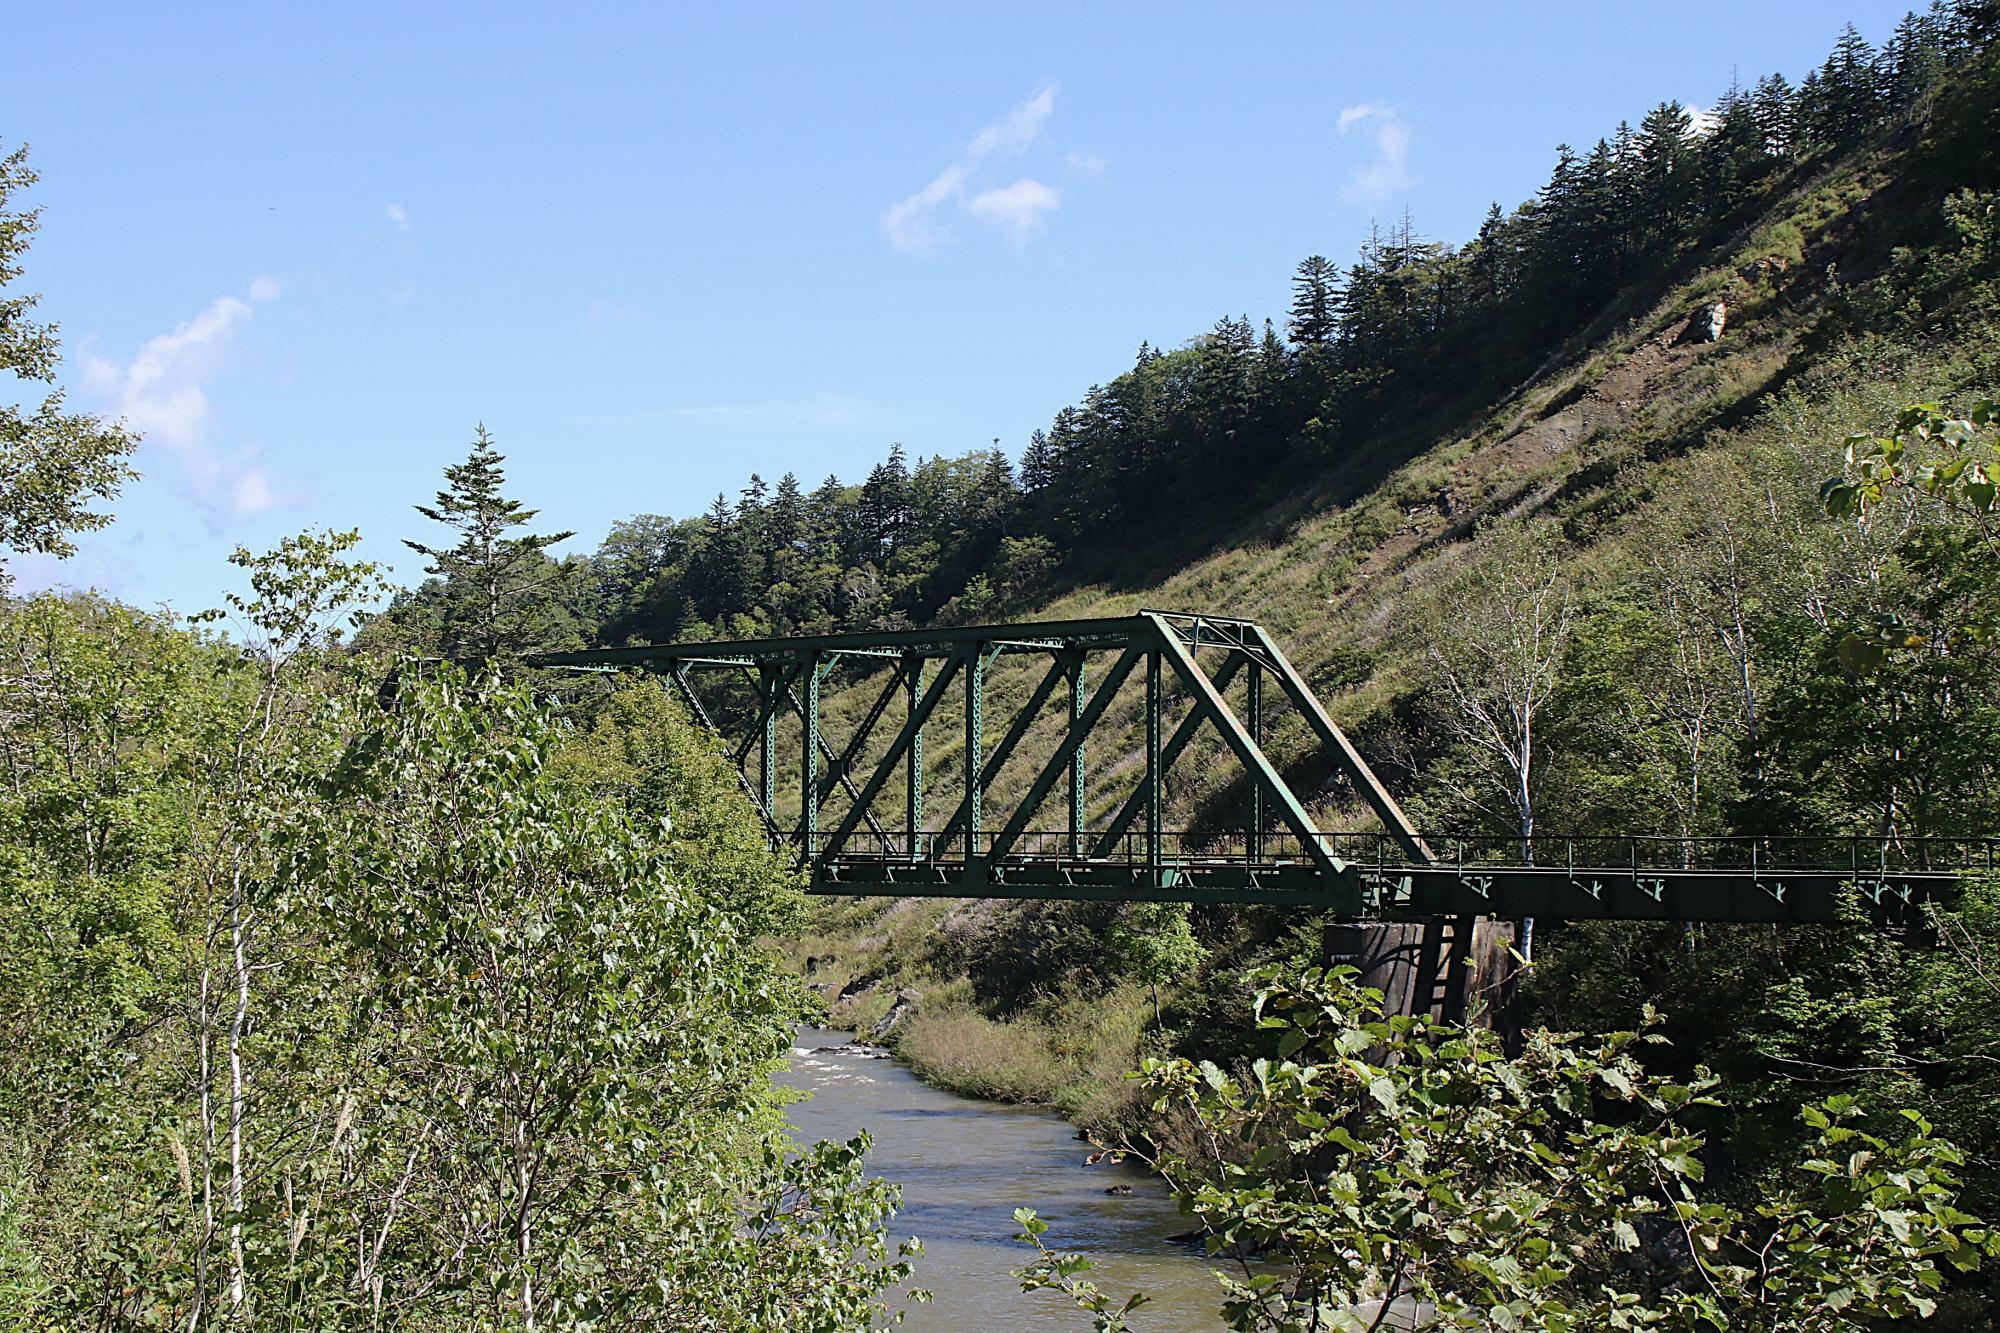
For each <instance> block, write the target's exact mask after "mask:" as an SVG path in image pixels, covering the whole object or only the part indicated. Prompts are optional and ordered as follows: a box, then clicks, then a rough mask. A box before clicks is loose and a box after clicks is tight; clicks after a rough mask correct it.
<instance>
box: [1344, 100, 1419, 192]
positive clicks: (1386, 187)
mask: <svg viewBox="0 0 2000 1333" xmlns="http://www.w3.org/2000/svg"><path fill="white" fill-rule="evenodd" d="M1335 129H1337V130H1338V131H1339V133H1340V137H1341V138H1343V139H1347V138H1353V137H1356V136H1359V137H1361V138H1362V139H1364V140H1366V142H1367V144H1368V148H1369V152H1368V155H1367V156H1366V157H1365V158H1363V159H1362V160H1361V161H1359V162H1357V163H1355V164H1354V165H1353V166H1351V167H1349V168H1348V169H1347V177H1346V179H1345V180H1344V181H1343V182H1342V185H1341V191H1340V193H1341V198H1343V199H1345V200H1346V201H1347V202H1349V203H1351V204H1367V205H1371V206H1373V205H1379V204H1382V203H1385V202H1387V201H1388V200H1389V199H1390V198H1392V197H1393V196H1395V195H1397V194H1399V193H1401V192H1402V191H1404V190H1407V189H1409V188H1410V187H1411V186H1413V185H1415V184H1416V183H1417V177H1416V175H1415V174H1413V173H1412V172H1411V170H1410V127H1409V126H1407V125H1405V124H1404V123H1403V118H1402V116H1401V115H1399V114H1398V113H1397V112H1396V109H1395V108H1394V107H1392V106H1389V105H1388V104H1387V103H1385V102H1363V103H1361V104H1360V105H1358V106H1351V107H1348V108H1347V109H1346V110H1344V111H1342V112H1341V113H1340V120H1339V122H1338V123H1337V124H1336V125H1335Z"/></svg>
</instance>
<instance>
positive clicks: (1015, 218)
mask: <svg viewBox="0 0 2000 1333" xmlns="http://www.w3.org/2000/svg"><path fill="white" fill-rule="evenodd" d="M1061 207H1062V196H1061V195H1060V194H1057V193H1056V192H1055V191H1054V190H1052V189H1050V188H1049V187H1048V186H1046V185H1044V184H1042V183H1041V182H1040V181H1038V180H1034V179H1032V178H1030V177H1027V176H1023V177H1022V178H1021V179H1020V180H1017V181H1015V182H1014V183H1013V184H1012V185H1003V186H1001V187H1000V188H999V189H997V190H988V191H986V192H985V193H984V194H978V195H974V196H973V197H972V198H971V199H970V200H968V201H967V202H966V205H965V211H966V212H968V213H970V214H972V216H974V217H976V218H982V219H984V220H986V221H988V222H991V223H993V224H994V225H996V226H998V227H1000V228H1001V229H1002V230H1004V231H1005V232H1006V233H1007V239H1008V240H1010V241H1012V242H1013V243H1014V244H1015V245H1025V244H1027V241H1028V238H1029V237H1031V236H1033V235H1034V234H1035V233H1036V232H1038V231H1040V230H1041V229H1042V228H1043V226H1045V225H1046V224H1047V222H1048V215H1049V214H1051V213H1053V212H1055V211H1056V210H1057V209H1058V208H1061Z"/></svg>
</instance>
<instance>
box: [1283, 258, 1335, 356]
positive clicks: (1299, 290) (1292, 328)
mask: <svg viewBox="0 0 2000 1333" xmlns="http://www.w3.org/2000/svg"><path fill="white" fill-rule="evenodd" d="M1339 302H1340V267H1339V265H1337V264H1334V263H1332V262H1331V261H1329V260H1328V259H1327V258H1326V257H1325V256H1323V255H1308V256H1307V257H1306V258H1305V259H1303V260H1301V261H1300V262H1299V267H1298V269H1297V271H1296V272H1294V273H1293V274H1292V311H1291V323H1290V325H1289V332H1290V334H1291V339H1292V342H1293V343H1294V344H1296V345H1297V346H1299V347H1302V348H1312V349H1320V348H1325V347H1328V346H1330V345H1331V344H1332V342H1333V335H1334V332H1335V329H1336V318H1335V315H1336V312H1337V310H1338V308H1339Z"/></svg>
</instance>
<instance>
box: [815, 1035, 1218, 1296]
mask: <svg viewBox="0 0 2000 1333" xmlns="http://www.w3.org/2000/svg"><path fill="white" fill-rule="evenodd" d="M851 1040H852V1039H851V1038H850V1037H849V1036H848V1035H847V1034H846V1033H842V1032H826V1031H820V1030H817V1029H806V1030H804V1031H801V1032H800V1034H799V1037H798V1045H797V1046H795V1047H794V1048H793V1050H792V1057H791V1060H790V1064H789V1068H788V1069H787V1070H786V1071H785V1072H784V1073H782V1074H781V1075H780V1076H779V1082H781V1083H783V1084H785V1085H786V1086H787V1087H792V1088H799V1089H802V1090H804V1091H807V1092H810V1093H812V1094H813V1096H812V1099H811V1100H810V1101H805V1102H801V1103H799V1104H798V1105H796V1106H793V1107H792V1108H790V1115H791V1120H792V1124H793V1126H794V1129H795V1131H796V1134H797V1136H798V1137H799V1138H800V1139H802V1140H805V1141H808V1142H810V1141H812V1140H814V1139H834V1140H845V1139H849V1138H852V1137H853V1136H854V1135H855V1134H856V1133H858V1132H859V1131H861V1130H864V1129H865V1130H867V1131H868V1132H869V1133H870V1134H871V1135H872V1136H873V1137H874V1140H875V1148H874V1151H873V1152H872V1153H871V1154H870V1155H869V1169H870V1170H871V1171H872V1172H873V1173H874V1174H876V1175H879V1176H881V1177H883V1178H884V1179H887V1180H892V1181H894V1182H896V1183H897V1184H898V1185H900V1186H901V1187H902V1190H903V1211H902V1212H901V1213H900V1214H899V1215H898V1216H897V1217H896V1219H895V1222H894V1223H893V1224H892V1231H893V1234H894V1235H896V1236H898V1237H904V1236H912V1235H914V1236H917V1237H919V1238H921V1239H922V1240H923V1243H924V1257H923V1258H922V1259H920V1260H918V1262H917V1277H916V1282H917V1285H919V1286H923V1287H927V1288H929V1289H930V1291H931V1292H932V1294H933V1297H934V1299H933V1300H932V1302H931V1303H930V1304H929V1305H900V1304H899V1305H897V1306H895V1307H894V1308H899V1309H904V1310H906V1311H907V1312H908V1313H907V1317H906V1319H905V1321H904V1325H903V1326H904V1327H905V1328H911V1329H918V1330H954V1331H956V1330H966V1329H974V1330H980V1333H1000V1331H1001V1330H1012V1329H1087V1328H1089V1327H1090V1318H1089V1316H1088V1315H1085V1314H1083V1313H1082V1312H1081V1311H1078V1310H1077V1309H1075V1308H1074V1307H1073V1306H1071V1305H1070V1304H1069V1303H1068V1302H1067V1301H1065V1300H1064V1299H1063V1298H1062V1297H1061V1296H1058V1295H1056V1294H1054V1293H1051V1292H1046V1291H1043V1292H1033V1293H1027V1292H1023V1291H1022V1290H1021V1284H1020V1281H1019V1279H1017V1278H1015V1277H1014V1276H1013V1270H1014V1269H1017V1268H1020V1267H1021V1266H1022V1265H1023V1264H1025V1263H1026V1262H1027V1261H1028V1258H1029V1257H1030V1256H1031V1255H1032V1254H1033V1253H1034V1251H1033V1250H1032V1249H1031V1248H1029V1247H1028V1246H1026V1245H1024V1244H1021V1243H1020V1242H1017V1241H1015V1240H1014V1239H1013V1237H1014V1235H1015V1233H1016V1232H1018V1231H1019V1230H1020V1228H1019V1226H1017V1225H1016V1224H1015V1222H1014V1210H1015V1209H1016V1208H1022V1207H1026V1208H1033V1209H1034V1210H1035V1211H1036V1212H1037V1213H1039V1214H1041V1215H1042V1217H1044V1218H1046V1219H1047V1220H1048V1223H1049V1231H1048V1235H1047V1236H1046V1237H1044V1239H1045V1240H1046V1241H1047V1243H1048V1244H1049V1246H1050V1248H1052V1249H1060V1250H1077V1251H1082V1252H1084V1253H1086V1254H1088V1255H1089V1256H1090V1257H1091V1258H1092V1259H1093V1260H1095V1261H1096V1262H1097V1267H1096V1268H1095V1269H1094V1270H1093V1271H1092V1272H1091V1273H1089V1274H1088V1275H1087V1276H1089V1277H1090V1278H1091V1279H1092V1280H1094V1281H1095V1282H1096V1283H1097V1284H1098V1285H1099V1286H1100V1287H1102V1288H1103V1289H1104V1290H1105V1291H1107V1292H1111V1293H1113V1294H1114V1295H1116V1296H1117V1297H1118V1298H1119V1299H1123V1298H1124V1297H1125V1295H1127V1294H1128V1293H1130V1292H1133V1291H1143V1292H1145V1293H1146V1295H1147V1296H1148V1297H1150V1298H1151V1300H1150V1301H1149V1303H1148V1304H1147V1305H1146V1306H1144V1307H1143V1308H1142V1309H1141V1310H1139V1311H1138V1312H1137V1313H1136V1314H1135V1315H1134V1323H1135V1326H1136V1327H1137V1328H1138V1329H1140V1330H1144V1331H1145V1333H1211V1330H1215V1329H1220V1328H1221V1327H1222V1321H1221V1318H1220V1316H1219V1315H1218V1313H1217V1308H1218V1306H1219V1304H1220V1301H1221V1288H1220V1287H1219V1286H1218V1284H1217V1282H1216V1280H1215V1277H1214V1274H1213V1270H1212V1269H1211V1267H1210V1265H1209V1263H1208V1261H1207V1260H1206V1259H1205V1258H1203V1257H1202V1255H1201V1254H1200V1253H1199V1251H1197V1250H1194V1249H1191V1248H1190V1247H1188V1246H1185V1245H1181V1244H1178V1243H1176V1242H1174V1241H1172V1240H1171V1239H1169V1238H1170V1237H1171V1236H1173V1235H1174V1234H1176V1233H1177V1232H1183V1231H1186V1230H1187V1229H1188V1225H1189V1223H1188V1219H1186V1218H1184V1217H1182V1216H1181V1214H1180V1213H1179V1212H1178V1211H1177V1210H1176V1209H1175V1207H1174V1204H1173V1201H1172V1200H1171V1199H1169V1198H1168V1197H1167V1194H1166V1191H1165V1190H1164V1189H1163V1188H1162V1187H1161V1185H1160V1183H1159V1182H1158V1181H1157V1180H1155V1179H1154V1178H1153V1177H1152V1176H1150V1175H1147V1174H1146V1173H1145V1172H1143V1171H1141V1170H1139V1169H1138V1168H1137V1167H1133V1166H1129V1165H1121V1164H1114V1163H1109V1162H1100V1163H1098V1164H1097V1165H1095V1166H1086V1165H1085V1164H1084V1158H1085V1157H1086V1156H1088V1155H1089V1153H1090V1145H1088V1144H1086V1143H1084V1142H1081V1141H1080V1140H1078V1139H1077V1137H1076V1131H1075V1130H1074V1129H1072V1128H1071V1127H1070V1126H1069V1125H1067V1124H1065V1123H1064V1122H1063V1121H1062V1120H1060V1119H1058V1118H1057V1117H1055V1116H1053V1115H1051V1114H1049V1113H1048V1112H1046V1111H1040V1110H1035V1109H1033V1108H1029V1107H1021V1106H1008V1105H1004V1104H1001V1103H997V1102H983V1101H976V1100H973V1099H971V1098H967V1097H960V1096H957V1095H955V1094H953V1093H949V1092H943V1091H940V1090H939V1089H937V1088H933V1087H931V1086H929V1085H928V1084H926V1083H924V1082H923V1081H922V1080H921V1079H919V1078H918V1077H917V1076H916V1075H914V1074H912V1073H911V1072H910V1071H909V1070H908V1069H906V1068H904V1067H903V1066H902V1065H900V1064H898V1063H897V1062H896V1061H894V1060H891V1059H887V1058H883V1056H882V1053H881V1052H878V1051H873V1050H870V1049H868V1048H864V1047H856V1046H853V1045H851V1044H849V1043H850V1042H851ZM1124 1190H1129V1191H1130V1193H1125V1192H1122V1191H1124ZM1109 1191H1116V1192H1109Z"/></svg>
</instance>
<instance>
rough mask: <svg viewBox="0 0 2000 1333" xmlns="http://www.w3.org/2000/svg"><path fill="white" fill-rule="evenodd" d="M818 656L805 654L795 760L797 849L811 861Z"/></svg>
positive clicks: (815, 822)
mask: <svg viewBox="0 0 2000 1333" xmlns="http://www.w3.org/2000/svg"><path fill="white" fill-rule="evenodd" d="M819 660H820V659H819V654H818V653H816V652H814V653H807V654H806V671H805V677H806V678H805V687H806V698H805V709H804V712H805V717H804V719H803V721H804V723H805V733H806V734H805V736H804V738H803V740H804V742H805V743H804V744H803V745H802V746H801V747H800V758H799V780H800V786H799V800H800V802H801V805H802V808H801V809H800V811H799V847H800V849H801V850H802V851H803V852H804V853H805V856H806V859H807V860H811V859H812V857H813V856H814V855H815V853H816V850H817V849H816V847H815V845H814V844H816V843H817V842H818V841H819V747H820V734H819V677H820V665H819Z"/></svg>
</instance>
